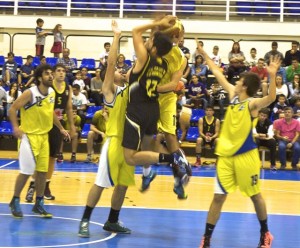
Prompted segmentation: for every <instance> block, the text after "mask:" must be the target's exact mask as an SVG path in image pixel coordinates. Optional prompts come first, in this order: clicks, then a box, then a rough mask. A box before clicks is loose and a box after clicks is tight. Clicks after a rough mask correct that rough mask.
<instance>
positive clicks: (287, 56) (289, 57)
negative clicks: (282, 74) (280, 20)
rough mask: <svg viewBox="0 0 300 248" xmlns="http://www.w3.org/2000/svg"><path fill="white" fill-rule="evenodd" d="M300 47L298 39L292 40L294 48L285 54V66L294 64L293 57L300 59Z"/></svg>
mask: <svg viewBox="0 0 300 248" xmlns="http://www.w3.org/2000/svg"><path fill="white" fill-rule="evenodd" d="M298 48H299V42H298V41H292V49H291V50H288V51H286V53H285V56H284V64H285V66H290V65H291V64H292V59H293V57H296V58H298V61H300V51H299V50H298Z"/></svg>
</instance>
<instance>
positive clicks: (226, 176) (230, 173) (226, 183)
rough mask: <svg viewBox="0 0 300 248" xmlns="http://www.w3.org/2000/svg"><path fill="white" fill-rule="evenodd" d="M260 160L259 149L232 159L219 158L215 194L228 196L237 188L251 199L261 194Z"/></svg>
mask: <svg viewBox="0 0 300 248" xmlns="http://www.w3.org/2000/svg"><path fill="white" fill-rule="evenodd" d="M260 166H261V163H260V159H259V154H258V150H257V149H253V150H250V151H248V152H245V153H242V154H239V155H235V156H232V157H219V158H218V161H217V176H216V183H215V193H217V194H227V193H231V192H233V191H235V190H236V188H237V186H238V187H239V189H240V191H241V192H242V194H243V195H245V196H248V197H251V196H253V195H256V194H258V193H259V192H260V180H259V176H260Z"/></svg>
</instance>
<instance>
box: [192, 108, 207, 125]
mask: <svg viewBox="0 0 300 248" xmlns="http://www.w3.org/2000/svg"><path fill="white" fill-rule="evenodd" d="M204 115H205V110H204V109H192V116H191V122H193V123H197V122H198V120H199V119H200V118H201V117H203V116H204Z"/></svg>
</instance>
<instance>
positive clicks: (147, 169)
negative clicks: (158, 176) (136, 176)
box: [143, 167, 151, 177]
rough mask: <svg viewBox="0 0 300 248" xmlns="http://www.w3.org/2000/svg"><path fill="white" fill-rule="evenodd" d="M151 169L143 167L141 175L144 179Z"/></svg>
mask: <svg viewBox="0 0 300 248" xmlns="http://www.w3.org/2000/svg"><path fill="white" fill-rule="evenodd" d="M150 171H151V167H148V168H145V167H143V175H144V177H147V176H148V175H149V174H150Z"/></svg>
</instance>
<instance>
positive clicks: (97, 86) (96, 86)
mask: <svg viewBox="0 0 300 248" xmlns="http://www.w3.org/2000/svg"><path fill="white" fill-rule="evenodd" d="M95 73H96V76H95V77H93V78H92V80H91V98H92V99H93V100H94V102H95V105H96V106H100V105H102V104H103V94H102V85H103V81H102V79H101V77H100V73H101V70H100V69H99V68H98V69H96V71H95Z"/></svg>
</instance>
